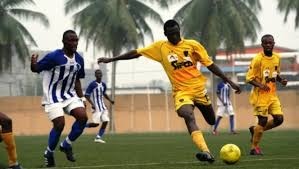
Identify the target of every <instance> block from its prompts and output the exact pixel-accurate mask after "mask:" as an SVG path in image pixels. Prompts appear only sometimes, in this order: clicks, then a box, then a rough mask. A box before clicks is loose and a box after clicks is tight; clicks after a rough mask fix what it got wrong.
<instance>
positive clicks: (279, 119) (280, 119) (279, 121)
mask: <svg viewBox="0 0 299 169" xmlns="http://www.w3.org/2000/svg"><path fill="white" fill-rule="evenodd" d="M273 121H274V124H275V126H279V125H281V124H282V123H283V116H278V117H275V118H274V119H273Z"/></svg>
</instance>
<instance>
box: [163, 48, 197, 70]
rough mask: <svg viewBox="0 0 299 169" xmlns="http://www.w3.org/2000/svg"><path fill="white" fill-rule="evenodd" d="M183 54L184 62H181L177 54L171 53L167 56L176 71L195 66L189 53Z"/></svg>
mask: <svg viewBox="0 0 299 169" xmlns="http://www.w3.org/2000/svg"><path fill="white" fill-rule="evenodd" d="M183 54H184V58H183V61H181V62H180V61H179V59H178V55H177V54H175V53H170V54H169V55H168V56H167V58H168V61H169V62H170V63H171V66H172V67H173V68H174V70H178V69H181V68H183V67H190V66H193V65H194V64H193V62H192V60H191V58H190V57H189V55H188V51H184V52H183Z"/></svg>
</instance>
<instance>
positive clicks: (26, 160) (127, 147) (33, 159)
mask: <svg viewBox="0 0 299 169" xmlns="http://www.w3.org/2000/svg"><path fill="white" fill-rule="evenodd" d="M62 138H64V137H62ZM249 138H250V134H249V132H248V131H243V132H241V133H240V134H237V135H230V134H229V133H225V132H222V133H220V135H219V136H213V135H211V134H209V133H205V139H206V141H207V143H208V145H209V148H210V150H211V151H212V152H213V154H214V155H215V157H216V162H215V163H214V164H208V163H202V162H199V161H197V160H196V159H195V157H194V155H195V153H196V152H197V150H196V148H195V146H194V145H193V143H192V141H191V138H190V135H189V134H187V132H186V133H142V134H141V133H140V134H107V135H106V136H105V140H106V141H107V143H106V144H99V143H94V142H93V139H94V135H83V136H82V137H80V138H79V139H78V141H77V142H76V143H74V144H73V147H74V153H75V156H76V157H77V162H75V163H71V162H68V161H67V160H66V159H65V156H64V154H63V153H61V152H59V150H58V149H57V151H55V157H56V163H57V168H84V169H91V168H105V169H117V168H121V169H165V168H167V169H187V168H188V169H198V168H201V169H210V168H221V169H228V168H238V169H252V168H255V169H270V168H271V169H282V168H283V169H286V168H288V169H295V168H298V166H299V158H298V153H297V151H296V150H297V148H298V147H299V142H298V140H299V131H298V130H291V131H279V130H276V131H270V132H266V133H264V136H263V140H262V143H261V147H262V150H263V152H264V156H250V155H248V154H249V149H250V143H249ZM16 143H17V148H18V157H19V161H20V162H21V163H22V164H23V165H24V167H25V168H41V166H42V164H43V160H44V159H43V157H42V155H43V152H44V149H45V148H46V144H47V137H46V136H18V137H16ZM227 143H233V144H236V145H238V146H239V148H240V149H241V152H242V156H241V159H240V161H239V162H238V163H237V164H235V165H229V166H228V165H226V164H224V163H223V162H222V161H221V160H220V159H219V151H220V149H221V147H222V146H223V145H224V144H227ZM0 150H1V151H0V159H1V161H0V166H1V165H2V166H4V165H6V161H5V160H3V159H6V157H5V150H4V147H3V143H1V144H0Z"/></svg>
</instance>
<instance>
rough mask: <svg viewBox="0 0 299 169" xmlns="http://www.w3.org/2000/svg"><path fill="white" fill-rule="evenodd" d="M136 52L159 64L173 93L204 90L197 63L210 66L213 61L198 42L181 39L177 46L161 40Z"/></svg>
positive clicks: (204, 79)
mask: <svg viewBox="0 0 299 169" xmlns="http://www.w3.org/2000/svg"><path fill="white" fill-rule="evenodd" d="M137 52H138V53H139V54H141V55H144V56H145V57H147V58H150V59H152V60H155V61H157V62H160V63H161V65H162V66H163V68H164V70H165V72H166V74H167V76H168V78H169V80H170V82H171V84H172V89H173V92H176V91H183V90H184V91H186V90H192V89H197V90H202V91H203V90H205V83H206V78H205V77H204V76H203V75H202V73H201V72H200V71H199V70H198V69H197V62H200V63H201V64H202V65H204V66H210V65H211V64H213V61H212V60H211V59H210V57H209V56H208V54H207V51H206V49H205V48H204V47H203V46H202V45H201V44H200V43H199V42H197V41H195V40H187V39H182V40H181V41H180V42H179V43H178V44H177V45H173V44H171V43H170V42H168V41H166V40H163V41H157V42H155V43H153V44H151V45H149V46H147V47H144V48H139V49H137Z"/></svg>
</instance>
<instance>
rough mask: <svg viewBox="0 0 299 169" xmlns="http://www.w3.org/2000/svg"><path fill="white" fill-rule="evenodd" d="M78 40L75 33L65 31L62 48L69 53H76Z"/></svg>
mask: <svg viewBox="0 0 299 169" xmlns="http://www.w3.org/2000/svg"><path fill="white" fill-rule="evenodd" d="M78 41H79V38H78V36H77V34H76V32H75V31H73V30H67V31H65V32H64V33H63V36H62V43H63V48H64V49H65V50H67V51H70V52H73V53H74V52H76V50H77V46H78Z"/></svg>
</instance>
